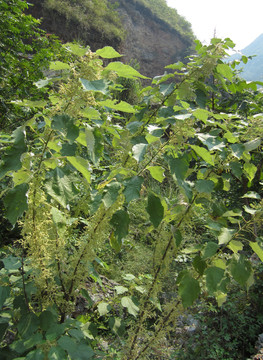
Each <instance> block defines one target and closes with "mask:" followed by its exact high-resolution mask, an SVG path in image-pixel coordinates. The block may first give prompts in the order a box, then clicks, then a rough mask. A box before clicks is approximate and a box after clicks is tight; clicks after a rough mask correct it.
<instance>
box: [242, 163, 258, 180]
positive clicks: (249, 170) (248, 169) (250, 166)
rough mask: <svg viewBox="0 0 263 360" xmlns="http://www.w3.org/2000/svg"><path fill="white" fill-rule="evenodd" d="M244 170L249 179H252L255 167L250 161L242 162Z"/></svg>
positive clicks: (255, 170)
mask: <svg viewBox="0 0 263 360" xmlns="http://www.w3.org/2000/svg"><path fill="white" fill-rule="evenodd" d="M244 172H245V173H246V175H247V178H248V179H249V181H252V180H253V179H254V177H255V175H256V172H257V167H256V166H255V165H254V164H252V163H245V164H244Z"/></svg>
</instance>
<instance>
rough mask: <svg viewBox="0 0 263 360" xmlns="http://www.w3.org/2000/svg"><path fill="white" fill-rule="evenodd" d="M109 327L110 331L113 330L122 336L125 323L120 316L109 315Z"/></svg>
mask: <svg viewBox="0 0 263 360" xmlns="http://www.w3.org/2000/svg"><path fill="white" fill-rule="evenodd" d="M109 327H110V328H111V331H113V332H114V334H117V335H118V336H122V335H123V334H124V331H125V323H124V321H123V320H122V319H120V318H117V317H111V318H110V319H109Z"/></svg>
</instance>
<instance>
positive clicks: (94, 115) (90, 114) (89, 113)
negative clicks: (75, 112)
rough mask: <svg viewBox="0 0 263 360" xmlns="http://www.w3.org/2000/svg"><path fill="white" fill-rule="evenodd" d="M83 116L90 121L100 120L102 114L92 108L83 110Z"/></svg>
mask: <svg viewBox="0 0 263 360" xmlns="http://www.w3.org/2000/svg"><path fill="white" fill-rule="evenodd" d="M80 113H81V115H82V116H84V117H87V118H88V119H92V120H99V119H100V113H99V111H98V110H96V109H94V108H92V107H86V108H85V109H82V110H81V111H80Z"/></svg>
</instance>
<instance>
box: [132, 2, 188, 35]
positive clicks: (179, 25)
mask: <svg viewBox="0 0 263 360" xmlns="http://www.w3.org/2000/svg"><path fill="white" fill-rule="evenodd" d="M134 1H135V2H138V3H141V4H143V5H144V6H146V7H147V8H149V9H151V11H152V13H153V14H155V15H156V16H158V17H159V18H160V19H162V20H163V21H165V22H167V24H169V25H170V26H172V27H173V28H174V29H175V30H177V31H178V32H179V33H180V34H181V35H182V36H183V37H187V38H189V39H191V40H192V39H193V37H194V36H193V32H192V27H191V24H190V23H189V22H188V21H187V20H186V19H185V18H184V17H182V16H181V15H179V14H178V12H177V11H176V9H174V8H170V7H169V6H168V5H167V2H166V0H134Z"/></svg>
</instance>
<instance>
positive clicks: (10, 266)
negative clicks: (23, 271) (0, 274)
mask: <svg viewBox="0 0 263 360" xmlns="http://www.w3.org/2000/svg"><path fill="white" fill-rule="evenodd" d="M1 261H2V262H3V263H4V266H5V269H6V270H8V271H14V270H17V269H19V268H20V267H21V261H20V259H19V258H17V257H15V256H12V255H9V256H7V257H6V258H4V259H2V260H1Z"/></svg>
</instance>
